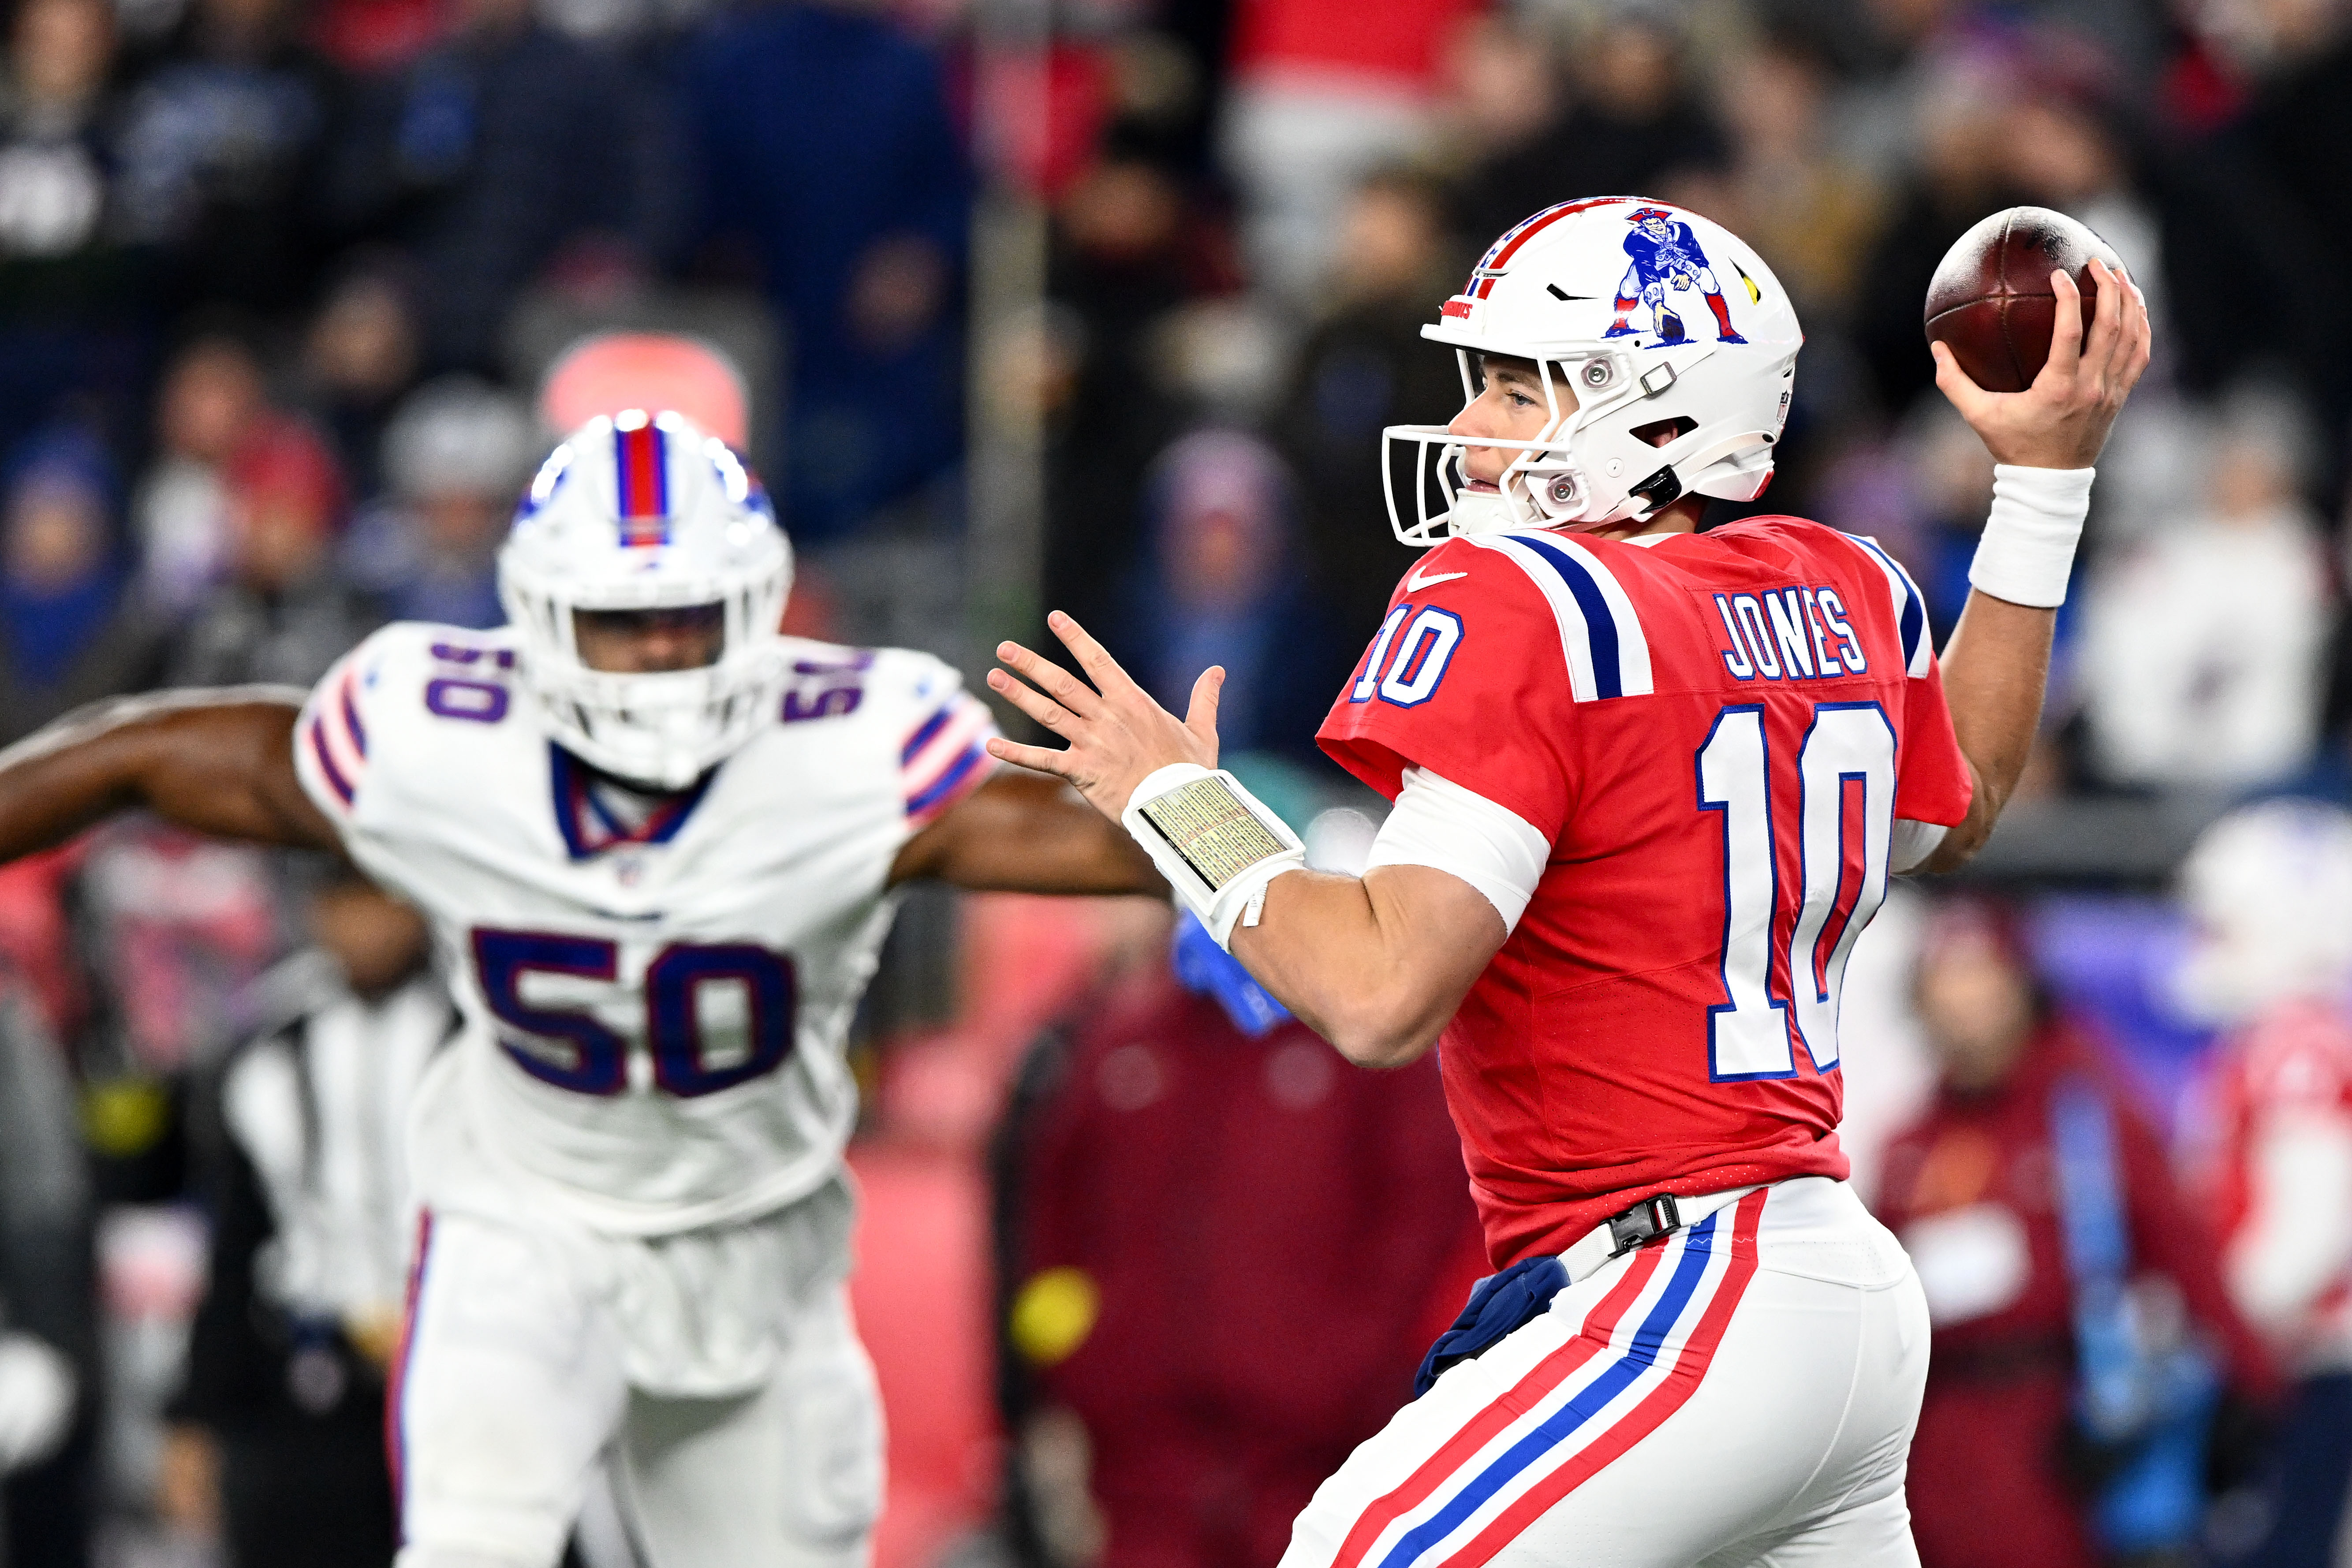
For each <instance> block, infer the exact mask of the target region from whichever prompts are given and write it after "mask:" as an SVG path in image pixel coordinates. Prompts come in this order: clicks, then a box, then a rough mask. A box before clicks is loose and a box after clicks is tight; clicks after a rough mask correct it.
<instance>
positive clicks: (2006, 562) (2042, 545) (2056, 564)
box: [1969, 463, 2098, 610]
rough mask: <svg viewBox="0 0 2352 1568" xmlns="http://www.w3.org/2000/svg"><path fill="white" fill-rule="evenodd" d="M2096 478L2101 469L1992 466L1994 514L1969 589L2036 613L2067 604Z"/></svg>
mask: <svg viewBox="0 0 2352 1568" xmlns="http://www.w3.org/2000/svg"><path fill="white" fill-rule="evenodd" d="M2097 476H2098V470H2097V469H2096V468H2018V467H2016V466H2014V465H2013V464H2010V463H1996V464H1995V465H1993V470H1992V510H1990V512H1988V513H1986V514H1985V526H1984V537H1983V538H1981V539H1979V540H1978V541H1977V554H1976V560H1975V561H1974V562H1972V563H1970V564H1969V586H1970V587H1973V588H1975V589H1976V590H1977V591H1978V592H1979V593H1981V594H1990V595H1992V596H1993V597H1994V598H1996V599H2005V600H2007V601H2008V602H2009V603H2011V604H2012V605H2029V606H2031V607H2032V608H2034V609H2037V610H2054V609H2056V608H2057V607H2058V606H2059V605H2063V604H2064V603H2065V602H2066V580H2067V578H2069V577H2071V576H2072V575H2074V546H2075V545H2076V544H2077V543H2079V542H2081V540H2082V537H2083V520H2084V518H2085V517H2087V516H2088V515H2090V510H2091V481H2092V479H2095V478H2096V477H2097Z"/></svg>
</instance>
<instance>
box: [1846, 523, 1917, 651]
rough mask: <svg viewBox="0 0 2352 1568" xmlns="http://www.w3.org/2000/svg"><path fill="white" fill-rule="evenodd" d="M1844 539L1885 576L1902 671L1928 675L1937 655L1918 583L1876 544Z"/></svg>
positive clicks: (1850, 536)
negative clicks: (1898, 637) (1899, 641)
mask: <svg viewBox="0 0 2352 1568" xmlns="http://www.w3.org/2000/svg"><path fill="white" fill-rule="evenodd" d="M1846 537H1847V538H1848V539H1851V540H1853V542H1855V543H1856V544H1859V545H1861V546H1862V547H1863V549H1864V550H1865V551H1867V552H1869V553H1870V556H1871V558H1872V559H1873V560H1874V561H1875V562H1876V563H1878V569H1879V570H1880V571H1881V572H1884V573H1885V574H1886V595H1887V597H1888V599H1890V600H1891V601H1892V602H1893V604H1894V605H1895V625H1896V626H1897V627H1899V628H1900V630H1901V633H1902V637H1903V666H1904V668H1905V670H1906V672H1907V673H1909V674H1911V675H1914V676H1920V675H1925V674H1927V666H1928V665H1929V663H1931V662H1932V661H1933V660H1934V658H1935V656H1936V650H1935V644H1934V642H1933V640H1932V639H1931V638H1930V637H1928V636H1927V596H1926V595H1923V594H1921V593H1920V592H1919V584H1916V583H1914V582H1913V581H1911V574H1910V573H1908V572H1906V571H1905V570H1903V565H1902V563H1900V562H1898V561H1896V560H1895V557H1894V556H1892V555H1889V554H1888V553H1887V552H1885V550H1884V549H1883V548H1881V547H1880V545H1879V542H1878V541H1876V540H1875V539H1865V538H1864V537H1863V536H1862V535H1860V534H1856V533H1850V534H1848V535H1846Z"/></svg>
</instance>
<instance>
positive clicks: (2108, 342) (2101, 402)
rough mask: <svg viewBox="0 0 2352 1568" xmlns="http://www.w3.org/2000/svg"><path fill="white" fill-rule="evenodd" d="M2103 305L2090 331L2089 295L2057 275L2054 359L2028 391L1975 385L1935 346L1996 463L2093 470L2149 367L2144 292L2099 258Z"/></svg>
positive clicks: (1950, 389)
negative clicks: (2086, 301)
mask: <svg viewBox="0 0 2352 1568" xmlns="http://www.w3.org/2000/svg"><path fill="white" fill-rule="evenodd" d="M2091 268H2092V276H2093V277H2095V279H2098V284H2099V301H2098V304H2097V306H2096V307H2095V310H2094V312H2093V315H2092V319H2091V323H2090V330H2089V331H2087V332H2085V331H2084V329H2083V291H2082V290H2081V289H2077V288H2076V287H2075V286H2074V279H2072V278H2069V277H2068V276H2066V274H2065V273H2063V272H2053V273H2052V274H2051V275H2050V287H2051V289H2052V290H2053V292H2054V293H2055V294H2056V295H2057V296H2058V310H2057V317H2056V319H2055V320H2054V321H2053V322H2052V324H2051V329H2050V359H2049V363H2046V364H2044V365H2043V366H2042V374H2040V375H2037V376H2035V377H2034V378H2033V384H2032V386H2029V387H2027V388H2026V389H2025V390H2024V391H2023V392H1987V391H1986V390H1985V389H1984V388H1982V387H1980V386H1979V385H1978V384H1976V383H1975V382H1973V381H1971V380H1969V373H1968V372H1966V371H1964V370H1962V369H1961V368H1960V363H1959V361H1958V360H1956V359H1954V358H1953V357H1952V351H1951V350H1950V349H1949V348H1948V347H1946V346H1945V345H1944V344H1942V343H1940V342H1931V343H1929V344H1928V345H1927V346H1928V350H1929V352H1931V353H1934V355H1935V356H1936V384H1937V387H1939V388H1941V389H1942V391H1943V394H1944V395H1945V396H1946V397H1948V398H1950V399H1951V401H1952V406H1953V407H1955V408H1957V409H1958V410H1959V411H1960V417H1961V418H1963V419H1966V420H1967V421H1968V422H1969V426H1971V427H1972V428H1973V429H1974V430H1975V431H1976V433H1977V435H1978V436H1979V437H1981V438H1982V440H1983V441H1984V444H1985V449H1986V450H1987V451H1989V452H1990V453H1991V454H1992V458H1993V461H1994V462H1996V463H2014V464H2016V465H2018V466H2020V467H2021V468H2090V467H2091V466H2092V465H2094V464H2095V463H2096V462H2097V461H2098V460H2099V449H2100V448H2101V447H2105V445H2106V444H2107V432H2108V431H2109V430H2111V429H2113V428H2114V427H2115V423H2116V415H2117V414H2119V413H2121V412H2122V411H2123V406H2124V399H2125V398H2126V397H2128V396H2130V395H2131V389H2132V387H2133V386H2134V385H2135V384H2137V382H2138V381H2139V378H2140V373H2141V372H2142V371H2145V370H2146V369H2147V353H2148V325H2147V296H2146V295H2144V294H2142V293H2141V292H2140V291H2139V286H2138V285H2137V284H2136V283H2134V282H2132V280H2131V279H2128V278H2126V277H2125V276H2124V275H2123V274H2122V273H2120V272H2116V271H2110V270H2109V269H2108V268H2107V266H2106V264H2105V263H2104V262H2102V261H2100V260H2098V259H2097V258H2092V261H2091Z"/></svg>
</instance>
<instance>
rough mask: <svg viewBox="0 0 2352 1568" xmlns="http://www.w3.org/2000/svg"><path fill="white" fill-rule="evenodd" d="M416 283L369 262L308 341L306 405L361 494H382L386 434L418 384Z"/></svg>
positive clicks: (337, 290) (381, 259) (329, 303)
mask: <svg viewBox="0 0 2352 1568" xmlns="http://www.w3.org/2000/svg"><path fill="white" fill-rule="evenodd" d="M418 347H419V345H418V343H417V341H416V298H415V279H413V278H412V277H411V276H410V272H409V269H408V268H403V267H402V266H400V265H399V264H398V261H397V258H394V257H392V256H390V255H386V254H378V255H374V256H370V257H367V258H363V259H362V260H360V261H359V262H357V263H355V264H354V265H352V267H351V268H349V269H348V270H346V271H345V272H344V273H343V275H342V276H341V278H340V279H337V280H336V282H335V283H334V285H333V287H331V289H329V290H328V292H327V297H326V299H325V300H324V301H322V302H321V303H320V306H319V313H318V314H317V315H316V316H313V317H312V318H311V319H310V331H308V332H307V333H305V334H304V336H303V339H302V362H301V367H300V384H301V389H302V396H303V405H304V406H305V408H306V409H307V410H308V412H309V413H310V416H311V417H313V418H314V419H316V420H317V421H318V422H319V425H320V428H321V429H323V430H325V431H326V433H327V435H328V436H329V437H330V438H331V439H332V440H333V442H334V444H335V455H336V456H337V457H338V458H340V459H341V462H342V465H343V472H344V473H345V474H346V475H347V476H349V478H350V479H351V483H352V493H353V494H354V495H361V496H373V495H374V494H375V493H376V492H377V491H378V490H380V489H382V488H383V470H382V466H381V465H382V452H381V448H382V447H383V428H384V425H385V423H386V421H388V420H389V419H390V418H391V417H392V411H393V406H394V404H395V403H397V402H398V401H399V398H400V395H401V394H402V393H404V392H406V391H407V390H408V388H409V386H410V385H411V384H413V383H414V382H415V379H416V363H417V354H418Z"/></svg>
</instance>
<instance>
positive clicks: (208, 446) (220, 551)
mask: <svg viewBox="0 0 2352 1568" xmlns="http://www.w3.org/2000/svg"><path fill="white" fill-rule="evenodd" d="M267 407H268V404H267V400H266V389H265V387H264V385H263V382H262V374H261V362H260V360H259V359H258V358H257V357H256V356H255V354H254V352H253V350H252V349H251V347H249V346H248V345H247V343H246V342H244V340H243V339H241V338H239V337H237V336H236V335H234V334H231V333H226V332H205V333H200V334H199V335H197V336H195V337H194V338H193V339H191V340H190V342H188V343H187V344H186V346H184V348H182V349H181V350H180V351H179V352H178V353H176V354H174V355H173V358H172V360H171V362H170V363H169V364H167V365H166V366H165V367H164V371H163V386H162V389H161V390H160V391H159V392H158V393H157V395H156V399H155V437H156V447H157V451H156V456H155V460H154V464H153V466H152V468H149V469H148V470H147V473H146V476H145V477H144V478H143V479H141V481H140V484H139V491H138V494H137V496H136V497H135V498H134V499H133V500H132V502H131V526H132V532H133V535H134V537H135V538H136V540H137V541H138V546H139V557H140V567H139V570H140V587H141V592H142V595H143V596H144V597H145V598H146V600H147V602H148V603H149V604H150V605H153V606H154V607H155V608H156V609H157V610H159V611H161V612H162V613H163V615H164V616H167V617H170V618H177V617H179V616H184V615H186V614H187V613H188V612H189V611H191V610H193V609H194V608H195V606H196V605H197V603H198V601H200V600H201V599H203V598H204V596H205V594H206V593H208V592H209V591H210V590H211V588H212V585H213V584H215V583H216V582H218V581H219V580H220V577H221V574H222V573H223V572H225V571H226V569H227V566H226V563H227V558H228V531H229V524H228V491H227V488H226V485H225V484H224V482H223V479H222V476H223V474H224V473H225V472H226V469H227V468H228V462H229V459H230V458H232V457H233V456H235V455H236V450H237V448H238V447H239V446H241V445H242V444H243V443H244V441H245V439H246V437H247V436H248V435H250V434H251V433H252V431H253V429H254V427H255V426H256V425H257V423H259V422H260V420H261V419H262V418H263V416H264V415H265V413H266V411H267Z"/></svg>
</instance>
